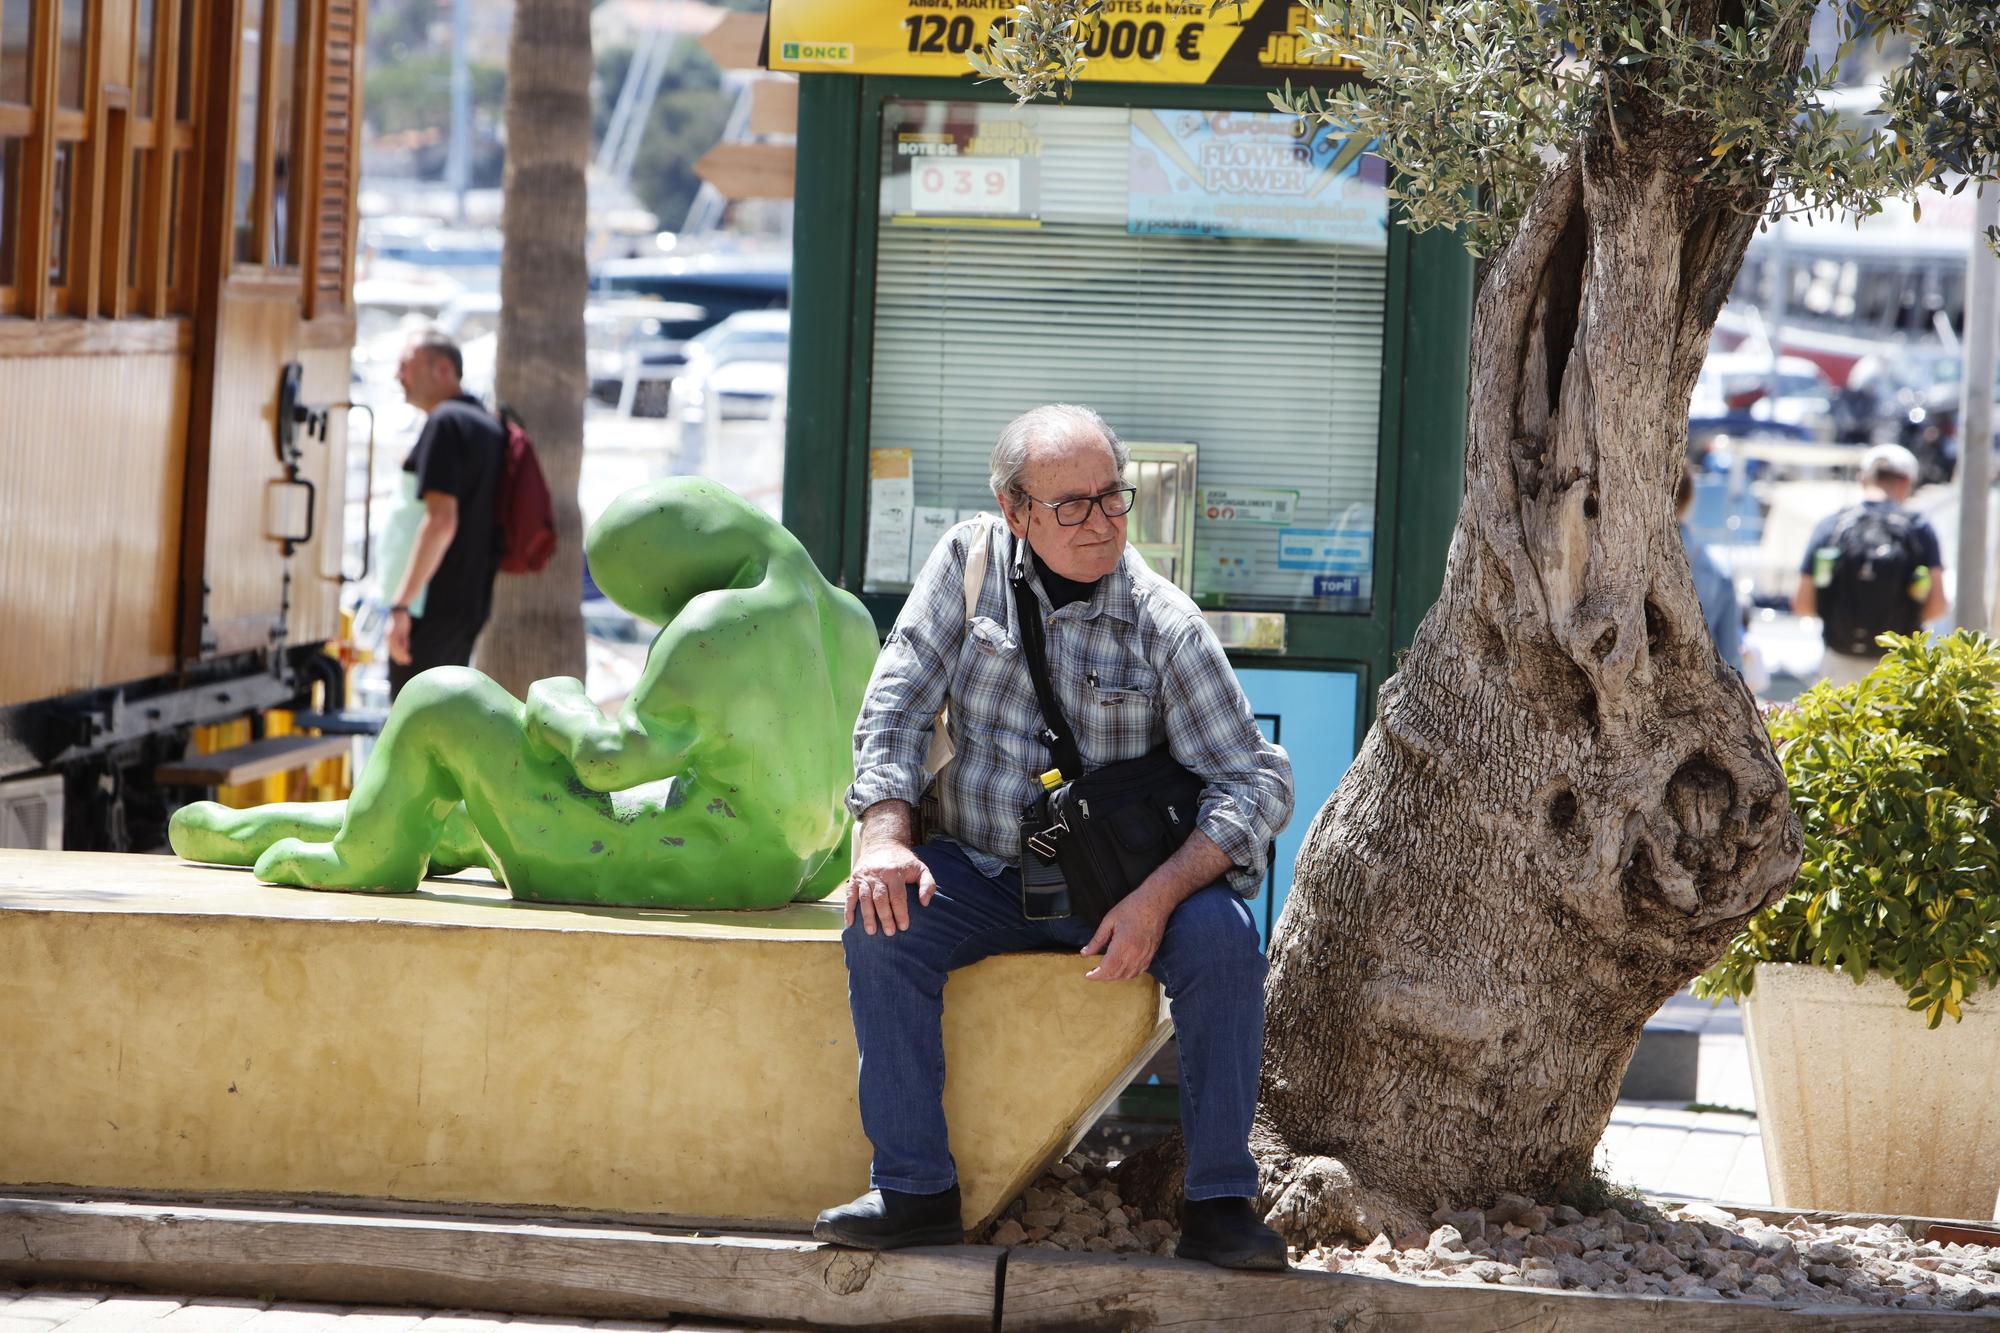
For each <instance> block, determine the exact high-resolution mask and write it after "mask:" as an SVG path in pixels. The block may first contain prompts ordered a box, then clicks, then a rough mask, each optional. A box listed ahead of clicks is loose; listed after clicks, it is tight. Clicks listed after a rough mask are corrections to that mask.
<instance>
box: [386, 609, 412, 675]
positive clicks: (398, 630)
mask: <svg viewBox="0 0 2000 1333" xmlns="http://www.w3.org/2000/svg"><path fill="white" fill-rule="evenodd" d="M389 660H390V661H391V662H394V663H395V664H396V665H397V666H408V665H409V664H410V613H409V612H408V611H391V612H390V613H389Z"/></svg>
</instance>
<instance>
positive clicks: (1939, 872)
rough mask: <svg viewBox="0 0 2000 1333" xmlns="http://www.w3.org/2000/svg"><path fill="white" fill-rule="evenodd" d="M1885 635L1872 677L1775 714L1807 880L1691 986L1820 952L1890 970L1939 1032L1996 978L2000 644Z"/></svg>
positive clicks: (1741, 983)
mask: <svg viewBox="0 0 2000 1333" xmlns="http://www.w3.org/2000/svg"><path fill="white" fill-rule="evenodd" d="M1882 642H1883V643H1885V644H1887V645H1888V648H1889V651H1888V653H1887V654H1886V655H1885V656H1884V657H1883V659H1882V664H1881V665H1880V666H1879V667H1877V668H1876V669H1875V670H1874V671H1873V672H1871V673H1870V674H1869V675H1868V677H1867V678H1866V679H1865V680H1862V681H1861V682H1859V683H1858V684H1854V685H1846V686H1842V687H1840V688H1838V689H1835V688H1832V687H1830V686H1826V685H1821V686H1818V687H1816V688H1814V689H1812V690H1810V691H1808V692H1807V693H1806V694H1805V695H1804V696H1803V697H1801V698H1800V700H1799V701H1798V704H1797V706H1796V707H1793V708H1788V709H1784V710H1780V711H1774V712H1773V713H1772V715H1771V718H1770V723H1769V725H1770V730H1771V739H1772V741H1773V743H1774V744H1775V745H1776V746H1777V749H1778V759H1779V762H1780V763H1781V764H1782V765H1783V766H1784V770H1785V780H1786V782H1787V784H1788V785H1789V786H1790V788H1791V794H1792V804H1793V806H1794V807H1795V808H1796V809H1797V810H1798V814H1799V821H1800V823H1801V824H1802V825H1803V826H1804V830H1805V851H1804V857H1803V860H1802V861H1801V863H1800V865H1799V877H1798V880H1797V881H1796V882H1795V883H1794V884H1793V885H1792V887H1791V890H1790V891H1789V892H1787V893H1786V894H1785V896H1784V897H1783V898H1781V899H1780V900H1778V902H1776V903H1774V904H1773V905H1772V906H1770V907H1768V908H1766V909H1765V910H1764V911H1762V912H1759V913H1758V914H1757V915H1756V916H1753V917H1751V918H1750V920H1749V922H1748V923H1747V924H1746V925H1745V926H1744V929H1743V932H1742V933H1741V934H1739V935H1738V936H1737V937H1736V938H1735V940H1733V941H1731V943H1730V945H1729V951H1728V952H1727V953H1726V954H1724V955H1723V957H1722V960H1721V961H1720V962H1718V963H1717V964H1716V965H1715V966H1714V967H1712V968H1710V969H1709V970H1708V971H1707V972H1706V973H1704V974H1703V975H1702V976H1701V977H1699V978H1697V979H1696V981H1695V994H1696V995H1699V996H1701V997H1703V998H1710V997H1716V996H1727V997H1729V998H1731V999H1740V998H1741V997H1743V996H1745V995H1747V994H1749V993H1750V988H1751V986H1752V985H1753V984H1754V969H1755V968H1756V966H1757V964H1759V963H1772V962H1776V963H1816V964H1818V965H1819V966H1821V967H1825V968H1829V969H1832V970H1834V971H1840V972H1845V973H1847V974H1848V975H1849V976H1851V977H1852V978H1854V980H1855V981H1856V982H1857V983H1858V982H1860V981H1861V979H1862V978H1863V977H1864V976H1865V975H1866V974H1867V973H1868V972H1870V971H1873V972H1875V973H1878V974H1879V975H1881V976H1884V977H1887V978H1889V979H1890V980H1892V981H1894V982H1895V983H1896V984H1897V985H1898V986H1900V987H1902V989H1903V990H1904V991H1906V992H1907V993H1908V994H1909V997H1910V1008H1912V1009H1918V1010H1922V1011H1923V1012H1924V1015H1925V1018H1926V1020H1927V1021H1928V1023H1929V1026H1931V1027H1933V1028H1934V1027H1936V1026H1937V1025H1938V1023H1939V1022H1940V1021H1941V1020H1942V1019H1943V1018H1944V1016H1945V1015H1946V1014H1949V1015H1951V1017H1952V1018H1953V1019H1954V1020H1956V1019H1958V1018H1959V1017H1960V1011H1959V1005H1960V1002H1961V1001H1962V1000H1964V999H1965V997H1966V996H1968V995H1971V994H1972V993H1973V992H1975V991H1977V990H1978V989H1979V988H1980V987H1981V986H1982V985H1985V986H1993V985H1995V984H1996V983H2000V850H1996V848H2000V806H1996V801H2000V642H1996V641H1995V640H1993V639H1990V638H1988V637H1986V636H1985V635H1983V634H1972V633H1968V632H1966V631H1963V630H1961V631H1959V632H1957V633H1955V634H1952V635H1950V636H1949V637H1946V638H1942V639H1926V638H1925V637H1923V636H1921V635H1909V636H1905V635H1887V636H1884V638H1883V640H1882Z"/></svg>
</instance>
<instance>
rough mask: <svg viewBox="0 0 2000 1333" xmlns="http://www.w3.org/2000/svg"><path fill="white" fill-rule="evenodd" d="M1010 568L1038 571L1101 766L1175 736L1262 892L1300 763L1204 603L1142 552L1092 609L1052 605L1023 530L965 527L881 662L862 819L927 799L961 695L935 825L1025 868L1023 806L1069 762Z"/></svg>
mask: <svg viewBox="0 0 2000 1333" xmlns="http://www.w3.org/2000/svg"><path fill="white" fill-rule="evenodd" d="M982 541H983V542H985V543H987V552H988V555H987V566H986V581H985V584H984V586H983V587H982V588H981V589H980V590H979V597H978V602H977V604H976V606H975V607H974V612H973V616H972V618H971V620H970V621H969V622H968V621H967V619H966V616H965V570H966V558H967V553H968V552H969V551H970V550H971V548H972V544H973V543H976V542H982ZM1010 574H1024V575H1025V576H1026V577H1027V579H1028V580H1029V585H1030V586H1031V587H1032V588H1033V589H1034V593H1035V598H1036V600H1037V602H1038V603H1039V605H1040V607H1041V610H1042V614H1043V618H1044V624H1045V625H1046V629H1045V630H1044V635H1045V639H1046V643H1047V652H1048V661H1049V677H1050V681H1051V683H1052V685H1053V686H1054V688H1055V691H1056V695H1057V698H1058V700H1059V701H1060V702H1061V704H1062V709H1063V712H1064V713H1065V714H1067V715H1068V720H1069V723H1070V726H1071V727H1072V728H1073V729H1074V730H1075V733H1076V743H1077V749H1078V751H1079V752H1080V753H1081V754H1082V755H1083V761H1084V764H1085V765H1086V766H1087V767H1088V768H1091V769H1096V768H1100V767H1102V766H1103V765H1105V764H1110V763H1115V762H1117V761H1118V760H1121V759H1135V758H1137V757H1138V756H1140V755H1142V754H1145V753H1146V752H1147V751H1148V750H1150V749H1152V748H1153V747H1154V746H1156V745H1158V744H1159V743H1160V742H1161V741H1163V740H1164V741H1166V742H1167V743H1168V744H1169V746H1171V748H1172V752H1173V756H1174V758H1175V759H1177V760H1179V761H1180V763H1181V764H1182V765H1183V766H1184V767H1186V768H1187V769H1188V770H1189V771H1190V772H1192V773H1194V774H1195V775H1197V776H1198V777H1200V778H1201V779H1202V781H1203V782H1204V784H1205V786H1204V788H1203V791H1202V794H1201V806H1200V809H1199V812H1198V814H1197V818H1196V827H1198V828H1199V829H1201V831H1202V832H1203V833H1206V834H1207V835H1208V836H1209V838H1210V839H1211V840H1212V841H1213V842H1214V843H1215V845H1216V846H1218V847H1220V848H1221V849H1222V850H1223V852H1224V853H1225V854H1226V855H1227V856H1228V857H1229V859H1230V861H1231V862H1232V869H1231V870H1230V871H1229V874H1228V882H1229V885H1230V887H1231V888H1233V889H1235V890H1236V891H1237V892H1238V893H1241V894H1242V895H1243V896H1245V897H1246V898H1247V897H1254V896H1255V895H1256V893H1257V891H1258V890H1259V889H1260V888H1261V887H1262V886H1263V880H1264V870H1265V859H1266V856H1267V853H1268V849H1269V845H1270V842H1271V839H1272V838H1273V837H1275V836H1276V835H1277V833H1278V831H1279V830H1281V829H1282V828H1284V826H1285V821H1286V820H1287V819H1289V818H1290V817H1291V813H1292V764H1291V760H1290V759H1289V758H1287V757H1286V755H1285V752H1284V750H1283V749H1281V748H1280V747H1279V746H1278V745H1276V744H1275V743H1273V742H1271V741H1269V740H1266V739H1265V738H1264V734H1263V732H1261V731H1259V730H1258V728H1257V723H1256V720H1255V719H1254V718H1253V717H1252V716H1251V713H1250V703H1249V700H1247V699H1245V698H1244V697H1243V687H1242V685H1241V684H1240V683H1239V682H1238V681H1237V679H1236V673H1235V672H1234V671H1233V670H1231V669H1230V666H1229V661H1228V659H1227V658H1226V657H1225V656H1224V655H1223V651H1222V644H1221V643H1220V641H1218V640H1217V639H1216V637H1215V633H1214V631H1213V630H1211V629H1210V628H1209V627H1208V623H1207V622H1206V621H1204V620H1203V619H1202V617H1201V613H1200V611H1199V610H1197V609H1196V607H1195V605H1194V603H1193V602H1192V601H1190V600H1189V599H1188V597H1187V596H1186V595H1185V594H1184V593H1182V592H1181V590H1180V589H1179V588H1176V587H1175V586H1174V585H1173V584H1171V583H1169V582H1168V581H1167V580H1165V579H1164V578H1161V577H1160V576H1159V575H1158V574H1155V573H1154V572H1153V571H1152V570H1150V569H1148V568H1147V567H1146V565H1145V563H1144V562H1143V561H1142V560H1140V558H1139V556H1138V554H1137V553H1136V552H1135V551H1133V550H1131V549H1130V548H1129V547H1128V548H1127V549H1126V552H1125V556H1124V559H1123V560H1122V561H1121V562H1120V563H1119V566H1118V568H1116V569H1115V570H1113V571H1112V572H1111V573H1110V574H1108V575H1106V576H1105V577H1104V578H1103V579H1100V580H1099V581H1098V585H1097V587H1096V589H1095V590H1094V591H1093V592H1092V593H1091V595H1090V597H1089V599H1088V600H1086V601H1082V602H1075V603H1072V604H1071V605H1069V606H1065V607H1063V608H1062V609H1061V610H1058V611H1051V610H1050V605H1051V604H1050V601H1049V597H1048V594H1047V593H1046V592H1045V591H1044V590H1043V588H1042V584H1041V580H1040V579H1039V578H1038V577H1036V575H1035V572H1034V562H1033V561H1032V560H1030V559H1029V558H1028V551H1027V546H1026V544H1025V543H1017V542H1014V541H1012V539H1011V537H1010V535H1009V533H1008V532H1007V529H1006V527H1005V525H1003V524H1001V523H1000V522H998V521H997V520H994V519H992V518H981V519H974V520H971V521H968V522H965V523H961V524H959V525H958V526H957V527H955V528H953V529H952V530H951V531H950V532H949V533H948V534H947V535H946V537H945V539H944V540H943V541H941V542H939V543H938V546H937V549H936V550H935V551H933V552H932V554H931V557H930V559H929V560H928V561H926V562H925V564H924V568H923V572H922V573H920V574H918V575H917V580H916V585H915V586H914V587H913V588H911V590H910V596H909V600H908V601H907V602H905V603H904V606H903V613H902V614H901V615H900V616H898V617H897V618H896V626H895V628H894V629H892V630H890V631H889V636H888V639H887V641H886V642H884V644H883V645H882V653H881V656H880V657H879V658H877V659H876V662H875V674H874V677H873V678H872V679H871V680H870V681H869V682H868V695H867V697H866V698H865V699H864V700H863V701H862V704H861V717H860V719H859V721H858V722H856V724H855V728H854V774H855V776H854V785H853V786H852V787H850V788H848V792H847V807H848V809H849V810H851V811H852V812H853V813H854V815H855V816H856V817H857V818H859V817H860V815H861V812H862V811H864V810H866V809H867V808H868V807H869V806H871V805H874V804H875V803H876V802H877V801H884V800H892V799H893V800H900V801H907V802H909V803H910V804H911V805H912V806H914V805H916V804H917V803H918V802H919V801H920V800H921V798H922V797H923V794H924V789H925V786H926V777H925V774H924V757H925V754H926V752H927V751H928V749H929V745H930V731H931V726H932V724H933V722H934V721H935V720H936V717H937V712H938V709H939V708H940V707H941V706H943V704H944V702H945V700H946V698H947V697H949V698H950V700H951V711H950V713H949V714H948V715H947V716H948V719H949V723H950V730H951V739H952V744H953V746H954V747H955V749H956V758H954V759H953V760H952V762H951V764H950V765H949V766H947V767H946V768H945V770H944V772H943V773H942V774H940V775H939V777H938V791H937V796H938V821H937V822H938V825H939V827H938V828H937V829H936V830H934V831H935V832H938V833H942V834H943V835H945V836H947V837H950V838H951V839H953V840H954V841H956V842H958V843H959V844H960V845H961V846H963V847H964V848H965V850H966V853H967V855H968V856H969V858H970V859H971V861H972V863H973V864H974V865H975V866H977V867H978V868H979V869H980V870H981V871H982V872H983V873H985V874H988V875H995V874H998V873H999V872H1000V871H1001V870H1002V869H1003V868H1005V867H1007V866H1013V865H1018V864H1019V862H1020V816H1021V811H1022V810H1023V809H1024V808H1026V806H1027V805H1028V803H1029V802H1030V801H1031V800H1033V799H1034V798H1035V797H1036V795H1037V794H1038V793H1039V792H1040V790H1041V783H1040V781H1039V777H1038V775H1040V774H1041V773H1043V772H1045V771H1047V770H1048V769H1049V768H1051V767H1053V766H1054V764H1055V760H1054V759H1053V758H1052V757H1051V756H1050V754H1049V750H1048V747H1047V746H1046V745H1045V744H1043V742H1042V740H1041V739H1040V737H1041V732H1042V710H1041V706H1040V705H1039V704H1037V703H1036V702H1035V687H1034V682H1033V681H1032V679H1030V677H1029V675H1028V665H1027V661H1026V658H1025V657H1024V656H1023V652H1022V648H1021V635H1020V617H1019V607H1018V604H1017V603H1016V602H1015V600H1014V595H1013V589H1012V588H1011V586H1010V584H1009V578H1010ZM1071 776H1074V775H1071Z"/></svg>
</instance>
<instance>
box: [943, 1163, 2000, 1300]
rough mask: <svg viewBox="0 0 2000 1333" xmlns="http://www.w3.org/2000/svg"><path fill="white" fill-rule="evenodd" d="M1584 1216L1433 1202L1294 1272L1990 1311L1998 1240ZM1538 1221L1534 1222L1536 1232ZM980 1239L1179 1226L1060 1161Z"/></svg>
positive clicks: (1146, 1249)
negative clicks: (1423, 1211) (1425, 1224)
mask: <svg viewBox="0 0 2000 1333" xmlns="http://www.w3.org/2000/svg"><path fill="white" fill-rule="evenodd" d="M1628 1207H1629V1209H1630V1213H1629V1214H1628V1213H1626V1212H1621V1211H1619V1210H1618V1209H1615V1208H1607V1209H1604V1210H1602V1211H1600V1212H1598V1213H1597V1214H1596V1215H1594V1216H1592V1217H1588V1218H1586V1217H1585V1216H1584V1215H1583V1214H1582V1213H1580V1212H1578V1211H1577V1210H1576V1209H1575V1208H1573V1207H1571V1206H1570V1205H1568V1204H1540V1203H1536V1202H1534V1201H1532V1200H1529V1199H1525V1198H1522V1197H1520V1196H1515V1195H1508V1196H1502V1198H1501V1199H1499V1200H1498V1201H1496V1202H1495V1204H1494V1206H1493V1207H1492V1208H1491V1209H1487V1210H1485V1211H1480V1210H1475V1209H1461V1210H1444V1209H1440V1210H1439V1211H1438V1212H1437V1213H1436V1214H1435V1215H1434V1216H1433V1217H1432V1219H1431V1220H1432V1222H1433V1223H1434V1224H1435V1227H1434V1229H1433V1230H1430V1231H1425V1232H1418V1231H1412V1233H1411V1234H1410V1235H1408V1236H1400V1237H1393V1238H1392V1237H1389V1236H1376V1237H1375V1238H1374V1239H1373V1240H1371V1241H1369V1242H1368V1244H1367V1245H1365V1246H1360V1247H1358V1248H1357V1247H1355V1246H1353V1245H1351V1244H1347V1243H1336V1244H1329V1245H1325V1246H1321V1247H1317V1248H1314V1249H1310V1250H1307V1251H1305V1252H1304V1253H1301V1254H1296V1255H1295V1258H1294V1262H1295V1263H1297V1264H1298V1266H1299V1267H1301V1268H1306V1269H1321V1270H1325V1271H1330V1272H1341V1273H1351V1274H1355V1275H1357V1276H1362V1277H1377V1278H1400V1279H1402V1280H1404V1281H1418V1282H1432V1283H1443V1282H1453V1283H1459V1284H1462V1285H1465V1284H1473V1283H1479V1284H1489V1283H1490V1284H1493V1285H1497V1286H1505V1287H1529V1288H1541V1289H1546V1290H1559V1289H1562V1288H1570V1289H1573V1290H1587V1291H1597V1292H1603V1293H1607V1294H1617V1295H1629V1296H1647V1297H1659V1296H1675V1297H1684V1298H1694V1299H1703V1300H1711V1301H1713V1300H1750V1301H1756V1302H1759V1303H1764V1302H1775V1303H1778V1304H1783V1305H1799V1306H1811V1307H1813V1308H1816V1309H1817V1308H1833V1307H1846V1308H1850V1309H1851V1308H1855V1307H1865V1308H1871V1309H1873V1308H1893V1309H1901V1310H1954V1311H1966V1310H1984V1311H1988V1312H1992V1311H2000V1246H1996V1247H1986V1246H1976V1245H1973V1246H1960V1245H1951V1246H1941V1245H1933V1244H1927V1243H1920V1242H1918V1241H1915V1240H1913V1239H1912V1238H1911V1236H1910V1232H1909V1229H1908V1228H1907V1227H1904V1226H1903V1225H1901V1224H1900V1223H1898V1224H1895V1225H1884V1224H1880V1223H1878V1224H1876V1225H1874V1226H1870V1227H1865V1228H1864V1227H1857V1226H1839V1227H1832V1226H1824V1225H1821V1224H1818V1223H1814V1222H1809V1221H1807V1220H1806V1219H1804V1218H1801V1217H1794V1218H1792V1219H1791V1220H1790V1221H1788V1222H1786V1223H1785V1225H1784V1226H1783V1227H1782V1228H1780V1227H1775V1226H1772V1225H1771V1224H1769V1223H1768V1222H1765V1221H1763V1220H1761V1219H1758V1218H1737V1217H1735V1216H1733V1215H1732V1214H1731V1213H1730V1212H1729V1211H1728V1210H1727V1209H1723V1208H1717V1207H1714V1206H1713V1205H1708V1204H1686V1205H1681V1206H1679V1207H1675V1208H1673V1209H1672V1210H1671V1211H1670V1212H1660V1211H1654V1208H1653V1206H1651V1205H1647V1204H1643V1203H1638V1202H1634V1203H1632V1204H1630V1205H1628ZM1538 1225H1539V1229H1538ZM973 1239H974V1240H975V1241H979V1242H981V1243H985V1244H994V1245H1003V1246H1021V1247H1031V1248H1039V1249H1045V1250H1072V1251H1082V1252H1085V1253H1095V1254H1155V1255H1160V1256H1163V1257H1172V1256H1173V1252H1174V1249H1175V1247H1176V1245H1177V1244H1178V1243H1179V1228H1178V1225H1177V1224H1176V1222H1175V1221H1174V1219H1173V1218H1171V1217H1147V1216H1144V1215H1143V1212H1142V1210H1141V1209H1139V1208H1138V1207H1137V1205H1135V1204H1132V1203H1127V1202H1125V1201H1124V1199H1123V1197H1122V1196H1121V1193H1120V1191H1119V1190H1118V1189H1117V1188H1116V1186H1115V1185H1114V1184H1113V1178H1112V1176H1111V1173H1110V1172H1109V1171H1108V1170H1107V1169H1106V1168H1105V1167H1103V1166H1102V1165H1099V1164H1096V1163H1093V1162H1090V1161H1088V1160H1086V1159H1083V1158H1080V1157H1072V1158H1070V1159H1069V1160H1066V1161H1063V1162H1059V1163H1057V1164H1056V1166H1054V1167H1051V1168H1050V1169H1049V1171H1048V1173H1047V1174H1045V1175H1044V1176H1042V1177H1041V1179H1039V1180H1037V1181H1035V1182H1034V1183H1033V1184H1032V1185H1030V1186H1029V1187H1028V1188H1027V1189H1025V1190H1023V1191H1022V1193H1021V1197H1020V1198H1019V1199H1017V1200H1015V1201H1014V1202H1013V1203H1011V1204H1010V1205H1009V1206H1008V1208H1007V1209H1006V1211H1005V1213H1004V1214H1003V1215H1002V1217H1001V1218H1000V1220H999V1221H998V1222H996V1223H995V1224H994V1225H993V1226H991V1227H989V1228H987V1229H986V1230H985V1232H984V1233H982V1234H981V1235H978V1236H975V1237H973Z"/></svg>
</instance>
